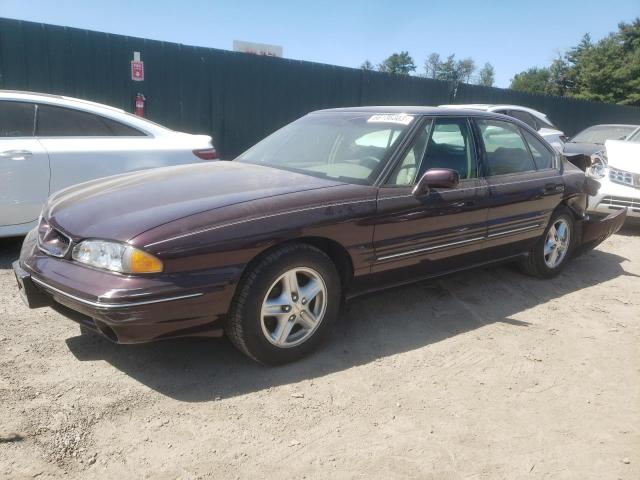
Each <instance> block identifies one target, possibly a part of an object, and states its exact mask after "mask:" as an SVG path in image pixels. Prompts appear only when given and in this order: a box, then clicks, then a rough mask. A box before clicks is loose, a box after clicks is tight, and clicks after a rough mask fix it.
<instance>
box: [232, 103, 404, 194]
mask: <svg viewBox="0 0 640 480" xmlns="http://www.w3.org/2000/svg"><path fill="white" fill-rule="evenodd" d="M413 121H414V116H412V115H405V114H363V113H316V114H311V115H307V116H306V117H302V118H301V119H299V120H296V121H295V122H293V123H290V124H289V125H287V126H285V127H284V128H282V129H280V130H278V131H277V132H275V133H273V134H272V135H270V136H268V137H267V138H265V139H264V140H262V141H261V142H259V143H258V144H256V145H255V146H253V147H252V148H250V149H249V150H247V151H246V152H245V153H243V154H242V155H240V156H239V157H238V158H237V159H236V160H237V161H239V162H246V163H255V164H260V165H267V166H270V167H275V168H281V169H284V170H292V171H296V172H300V173H305V174H308V175H313V176H317V177H323V178H331V179H335V180H340V181H344V182H347V183H359V184H368V185H370V184H372V183H373V182H374V181H375V180H376V178H377V177H378V176H379V174H380V172H381V171H382V169H383V168H384V165H385V164H386V163H387V161H388V159H389V156H390V155H391V153H392V152H393V151H394V149H395V148H396V146H397V145H398V143H399V142H400V141H401V140H402V138H403V136H404V135H405V134H406V131H407V129H408V128H409V125H410V124H411V123H412V122H413Z"/></svg>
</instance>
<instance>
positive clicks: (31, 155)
mask: <svg viewBox="0 0 640 480" xmlns="http://www.w3.org/2000/svg"><path fill="white" fill-rule="evenodd" d="M34 125H35V104H33V103H28V102H14V101H9V100H3V101H0V225H1V226H7V225H20V224H23V223H30V222H33V221H34V220H37V219H38V215H39V214H40V210H41V209H42V205H43V204H44V202H45V201H46V200H47V197H48V196H49V158H48V156H47V153H46V151H45V150H44V148H43V147H42V145H41V144H40V142H39V141H38V140H37V139H36V138H35V137H34V134H33V133H34Z"/></svg>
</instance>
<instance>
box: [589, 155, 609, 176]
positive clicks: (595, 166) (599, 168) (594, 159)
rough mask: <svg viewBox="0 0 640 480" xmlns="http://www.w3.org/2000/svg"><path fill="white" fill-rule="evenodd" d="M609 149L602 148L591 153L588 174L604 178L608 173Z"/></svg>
mask: <svg viewBox="0 0 640 480" xmlns="http://www.w3.org/2000/svg"><path fill="white" fill-rule="evenodd" d="M607 163H608V159H607V151H606V150H600V151H599V152H596V153H594V154H593V155H591V166H590V167H589V168H587V171H586V174H587V175H589V176H590V177H593V178H604V177H606V175H607Z"/></svg>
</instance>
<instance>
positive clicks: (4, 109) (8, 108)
mask: <svg viewBox="0 0 640 480" xmlns="http://www.w3.org/2000/svg"><path fill="white" fill-rule="evenodd" d="M35 110H36V109H35V104H33V103H23V102H0V137H4V138H6V137H33V127H34V124H35V122H34V120H35Z"/></svg>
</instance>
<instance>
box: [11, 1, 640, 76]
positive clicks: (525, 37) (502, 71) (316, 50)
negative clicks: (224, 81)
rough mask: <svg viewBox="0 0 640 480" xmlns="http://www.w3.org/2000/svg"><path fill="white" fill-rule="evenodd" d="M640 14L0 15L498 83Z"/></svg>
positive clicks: (591, 10)
mask: <svg viewBox="0 0 640 480" xmlns="http://www.w3.org/2000/svg"><path fill="white" fill-rule="evenodd" d="M639 16H640V0H607V1H606V2H605V1H602V0H599V1H593V0H591V1H589V0H582V1H580V0H565V1H562V0H555V1H547V0H538V1H535V2H532V1H518V0H511V1H504V0H493V1H489V0H475V1H473V0H458V1H446V0H440V1H430V0H423V1H419V0H370V1H365V0H351V1H350V0H341V1H336V0H325V1H323V0H316V1H308V0H307V1H304V0H298V1H292V0H281V1H278V0H271V1H258V0H234V1H230V0H227V1H219V0H208V1H207V0H182V1H179V2H177V1H175V0H129V1H127V0H100V1H97V0H0V17H8V18H16V19H21V20H29V21H35V22H43V23H52V24H55V25H64V26H70V27H77V28H86V29H89V30H98V31H102V32H110V33H118V34H123V35H130V36H137V37H145V38H151V39H155V40H165V41H171V42H178V43H183V44H186V45H198V46H203V47H213V48H221V49H227V50H231V49H232V45H233V40H246V41H252V42H260V43H270V44H275V45H281V46H282V47H283V49H284V57H286V58H293V59H298V60H309V61H313V62H321V63H329V64H334V65H341V66H346V67H355V68H357V67H359V66H360V65H361V63H362V62H363V61H364V60H370V61H371V62H373V63H374V64H377V63H379V62H380V61H382V60H383V59H384V58H385V57H387V56H388V55H390V54H392V53H394V52H398V51H401V50H407V51H409V53H410V55H411V56H412V57H413V59H414V62H415V64H416V65H417V66H418V71H417V72H416V73H424V68H423V65H424V61H425V59H426V58H427V56H428V55H429V54H430V53H431V52H437V53H439V54H440V55H441V56H442V57H445V56H447V55H449V54H452V53H455V54H456V58H465V57H472V58H473V59H474V60H475V62H476V64H477V65H479V66H482V65H484V63H485V62H490V63H491V64H492V65H493V66H494V67H495V70H496V86H498V87H508V86H509V82H510V80H511V78H512V77H513V75H514V74H516V73H518V72H520V71H523V70H526V69H527V68H529V67H532V66H546V65H548V64H549V63H551V61H552V60H553V59H554V58H555V57H556V56H557V55H558V54H559V53H561V52H563V51H566V50H567V49H569V48H571V47H572V46H574V45H576V44H577V43H578V42H579V41H580V39H581V38H582V36H583V34H584V33H586V32H588V33H590V34H591V37H592V38H593V39H594V40H597V39H600V38H602V37H604V36H605V35H607V33H609V32H611V31H613V30H615V29H616V28H617V24H618V23H619V22H621V21H627V22H629V21H631V20H633V19H634V18H635V17H639Z"/></svg>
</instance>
